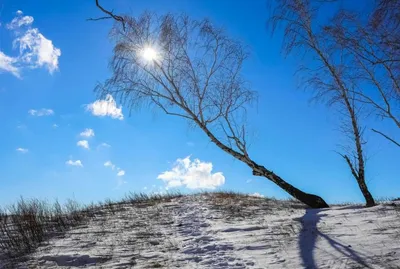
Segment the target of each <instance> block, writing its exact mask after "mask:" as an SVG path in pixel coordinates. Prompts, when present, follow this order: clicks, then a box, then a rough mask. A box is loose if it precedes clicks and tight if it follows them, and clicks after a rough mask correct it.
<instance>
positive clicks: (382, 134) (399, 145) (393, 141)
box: [371, 129, 400, 147]
mask: <svg viewBox="0 0 400 269" xmlns="http://www.w3.org/2000/svg"><path fill="white" fill-rule="evenodd" d="M371 130H372V131H373V132H375V133H377V134H380V135H381V136H383V137H384V138H386V139H387V140H389V141H390V142H392V143H394V144H395V145H397V146H398V147H400V143H398V142H397V141H395V140H394V139H393V138H390V137H389V136H387V135H385V134H384V133H382V132H380V131H378V130H375V129H371Z"/></svg>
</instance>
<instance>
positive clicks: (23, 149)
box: [16, 148, 29, 153]
mask: <svg viewBox="0 0 400 269" xmlns="http://www.w3.org/2000/svg"><path fill="white" fill-rule="evenodd" d="M16 151H18V152H21V153H28V151H29V150H28V149H25V148H17V149H16Z"/></svg>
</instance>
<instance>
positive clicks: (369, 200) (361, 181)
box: [344, 92, 375, 207]
mask: <svg viewBox="0 0 400 269" xmlns="http://www.w3.org/2000/svg"><path fill="white" fill-rule="evenodd" d="M344 97H345V99H344V101H345V104H346V107H347V110H348V112H349V114H350V118H351V125H352V127H353V134H354V142H355V145H356V151H357V161H358V171H357V172H356V173H355V169H354V165H352V163H351V162H350V160H349V159H347V163H348V164H349V166H350V169H351V170H352V174H353V176H354V177H355V179H356V180H357V183H358V186H359V187H360V190H361V193H362V194H363V196H364V199H365V203H366V206H367V207H371V206H375V200H374V198H373V197H372V195H371V193H370V192H369V190H368V187H367V184H365V162H364V156H363V149H362V141H361V134H360V130H359V127H358V121H357V117H356V114H355V112H354V108H353V107H352V106H351V104H350V102H349V98H348V96H347V94H346V92H344Z"/></svg>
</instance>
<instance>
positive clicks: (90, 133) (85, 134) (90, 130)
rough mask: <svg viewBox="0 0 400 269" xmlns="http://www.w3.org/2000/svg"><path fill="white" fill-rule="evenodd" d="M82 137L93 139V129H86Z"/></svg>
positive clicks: (81, 134)
mask: <svg viewBox="0 0 400 269" xmlns="http://www.w3.org/2000/svg"><path fill="white" fill-rule="evenodd" d="M80 136H84V137H92V136H94V131H93V129H90V128H86V129H85V130H84V131H83V132H81V133H80Z"/></svg>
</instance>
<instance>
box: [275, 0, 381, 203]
mask: <svg viewBox="0 0 400 269" xmlns="http://www.w3.org/2000/svg"><path fill="white" fill-rule="evenodd" d="M321 2H323V1H321V0H319V1H314V2H313V3H312V1H310V0H277V1H276V3H275V4H276V5H275V6H274V8H273V12H272V16H271V19H270V26H271V29H272V33H273V32H274V31H275V30H276V28H277V26H278V25H279V24H282V25H284V44H283V49H284V53H285V54H286V55H288V54H290V53H291V52H293V51H294V50H296V51H297V52H302V53H304V54H307V53H311V55H312V56H313V59H315V61H312V62H310V63H308V64H307V65H305V66H301V67H300V71H301V72H302V74H303V75H304V78H305V80H304V83H305V85H306V87H309V88H311V89H312V90H313V91H314V92H315V93H316V95H315V97H316V98H317V99H318V100H324V99H325V100H327V102H328V104H329V105H335V107H336V108H337V109H338V111H339V113H340V114H341V115H342V118H343V120H342V123H343V125H342V126H341V127H342V130H343V131H344V134H345V135H346V136H347V137H348V138H350V141H351V142H350V144H349V145H348V146H344V152H343V150H342V152H340V153H339V154H340V155H341V156H342V157H343V159H344V160H345V161H346V163H347V164H348V166H349V168H350V171H351V174H352V175H353V177H354V178H355V180H356V181H357V183H358V186H359V188H360V190H361V192H362V194H363V196H364V198H365V201H366V205H367V206H374V205H375V201H374V198H373V197H372V195H371V193H370V192H369V190H368V187H367V185H366V183H365V157H364V151H363V148H364V144H365V141H364V139H363V130H364V128H363V127H362V125H361V124H360V118H359V116H360V112H361V106H360V105H359V101H358V99H357V95H356V94H355V91H354V89H355V88H356V87H357V84H356V83H355V82H356V81H355V80H354V79H353V78H352V77H351V75H350V74H351V68H352V66H350V65H349V64H348V62H347V54H346V51H345V50H343V47H341V46H342V44H340V43H339V44H337V43H336V42H335V40H334V39H332V38H330V37H329V36H327V35H326V33H325V31H324V27H323V26H320V27H318V25H316V24H317V23H316V20H315V17H316V16H317V14H318V13H317V11H318V9H319V6H318V5H320V4H321Z"/></svg>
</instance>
